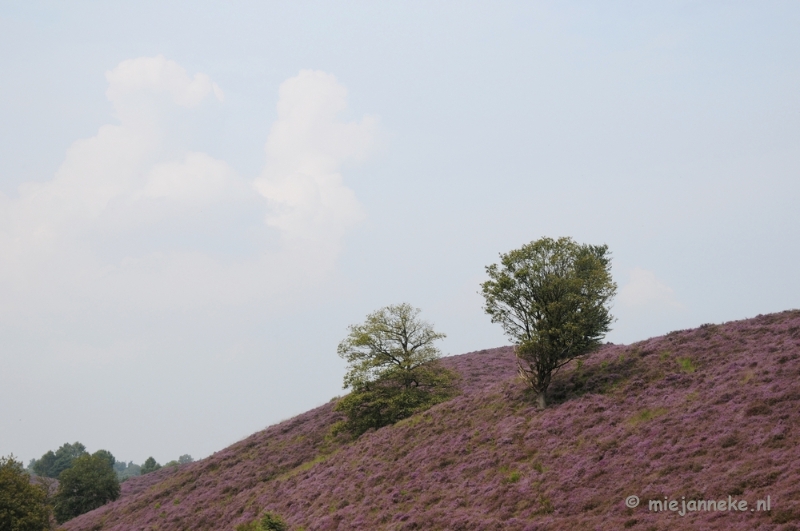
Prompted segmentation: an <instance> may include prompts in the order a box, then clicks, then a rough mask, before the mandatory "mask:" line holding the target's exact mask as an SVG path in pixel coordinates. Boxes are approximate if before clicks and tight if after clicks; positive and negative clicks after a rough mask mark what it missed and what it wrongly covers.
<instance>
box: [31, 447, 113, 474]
mask: <svg viewBox="0 0 800 531" xmlns="http://www.w3.org/2000/svg"><path fill="white" fill-rule="evenodd" d="M86 453H87V452H86V447H85V446H84V445H82V444H81V443H79V442H76V443H74V444H69V443H65V444H63V445H61V447H60V448H59V449H58V450H56V451H55V452H53V451H52V450H50V451H49V452H47V453H46V454H44V455H43V456H42V457H41V459H38V460H35V461H33V462H32V463H31V464H30V465H29V468H30V469H32V470H33V472H34V473H35V474H36V475H37V476H44V477H48V478H57V477H59V476H60V475H61V472H63V471H64V470H66V469H68V468H69V467H71V466H72V462H73V461H74V460H75V459H77V458H78V457H80V456H82V455H86ZM109 455H110V454H109Z"/></svg>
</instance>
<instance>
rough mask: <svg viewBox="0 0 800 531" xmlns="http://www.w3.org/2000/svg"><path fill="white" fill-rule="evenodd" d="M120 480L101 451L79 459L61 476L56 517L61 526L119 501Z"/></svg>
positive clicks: (56, 497) (57, 494)
mask: <svg viewBox="0 0 800 531" xmlns="http://www.w3.org/2000/svg"><path fill="white" fill-rule="evenodd" d="M119 492H120V489H119V480H118V479H117V475H116V473H115V472H114V469H113V468H112V465H111V463H110V462H109V460H108V457H107V456H106V455H104V454H100V453H99V452H98V453H96V454H95V455H82V456H80V457H78V458H76V459H75V460H74V462H73V464H72V467H70V468H68V469H67V470H64V471H63V472H62V473H61V476H60V477H59V485H58V492H57V493H56V495H55V498H54V499H55V516H56V519H57V520H58V521H59V523H63V522H66V521H67V520H70V519H72V518H75V517H76V516H78V515H81V514H83V513H86V512H89V511H91V510H93V509H96V508H98V507H100V506H101V505H104V504H106V503H108V502H110V501H113V500H116V499H117V498H119Z"/></svg>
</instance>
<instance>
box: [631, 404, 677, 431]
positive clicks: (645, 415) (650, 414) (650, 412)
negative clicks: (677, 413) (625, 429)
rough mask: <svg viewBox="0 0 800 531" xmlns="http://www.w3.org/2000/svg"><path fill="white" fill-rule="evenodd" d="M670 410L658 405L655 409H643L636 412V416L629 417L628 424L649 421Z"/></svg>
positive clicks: (633, 424)
mask: <svg viewBox="0 0 800 531" xmlns="http://www.w3.org/2000/svg"><path fill="white" fill-rule="evenodd" d="M667 411H669V410H668V409H667V408H664V407H657V408H653V409H643V410H642V411H640V412H639V413H637V414H635V415H634V416H632V417H630V418H629V419H628V424H629V425H631V426H637V425H639V424H641V423H642V422H647V421H650V420H653V419H654V418H656V417H660V416H661V415H664V414H666V413H667Z"/></svg>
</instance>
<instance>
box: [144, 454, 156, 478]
mask: <svg viewBox="0 0 800 531" xmlns="http://www.w3.org/2000/svg"><path fill="white" fill-rule="evenodd" d="M159 468H161V465H159V464H158V463H157V462H156V460H155V459H153V457H148V458H147V459H146V460H145V462H144V464H143V465H142V469H141V473H142V475H143V476H144V475H145V474H149V473H150V472H155V471H156V470H158V469H159Z"/></svg>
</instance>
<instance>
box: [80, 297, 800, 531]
mask: <svg viewBox="0 0 800 531" xmlns="http://www.w3.org/2000/svg"><path fill="white" fill-rule="evenodd" d="M444 361H445V363H446V364H447V365H448V366H449V367H451V368H452V369H454V370H455V371H457V372H458V373H459V374H460V375H461V381H460V385H461V389H462V393H461V395H459V396H457V397H456V398H454V399H452V400H450V401H448V402H445V403H442V404H439V405H438V406H435V407H434V408H432V409H430V410H429V411H427V412H425V413H422V414H418V415H416V416H414V417H411V418H409V419H406V420H404V421H401V422H400V423H398V424H396V425H394V426H390V427H386V428H382V429H380V430H378V431H375V432H368V433H366V434H365V435H363V436H362V437H360V438H359V439H358V440H355V441H351V440H347V439H342V438H339V439H333V438H331V437H330V436H329V435H328V433H329V428H330V426H331V425H332V424H333V423H334V422H336V421H337V420H338V416H337V414H336V413H335V412H333V409H332V408H333V403H328V404H326V405H324V406H321V407H319V408H317V409H315V410H312V411H309V412H307V413H304V414H302V415H300V416H298V417H295V418H293V419H291V420H287V421H285V422H282V423H280V424H278V425H275V426H271V427H269V428H267V429H266V430H264V431H261V432H258V433H256V434H254V435H252V436H250V437H249V438H247V439H245V440H243V441H241V442H238V443H236V444H234V445H232V446H230V447H229V448H226V449H224V450H222V451H220V452H217V453H215V454H214V455H212V456H211V457H208V458H207V459H204V460H202V461H198V462H195V463H190V464H187V465H182V466H180V467H175V468H169V469H162V470H160V471H158V472H154V473H152V474H148V475H146V476H142V477H137V478H133V479H131V480H129V481H126V482H125V483H124V484H123V494H122V497H121V498H120V499H119V500H118V501H116V502H114V503H111V504H109V505H106V506H104V507H101V508H100V509H97V510H95V511H93V512H91V513H88V514H85V515H83V516H80V517H78V518H76V519H74V520H72V521H70V522H68V523H67V524H66V525H65V526H64V527H65V528H66V529H67V530H69V531H84V530H85V531H89V530H101V529H102V530H126V531H133V530H159V531H171V530H175V531H179V530H180V531H183V530H192V531H199V530H231V531H232V530H233V529H234V527H235V526H236V525H237V524H240V523H244V522H247V521H250V520H252V519H253V518H255V517H256V516H257V515H258V514H260V513H261V512H262V511H264V510H267V509H268V510H271V511H274V512H277V513H279V514H280V515H282V516H283V517H284V518H285V519H286V520H287V522H289V524H290V528H291V529H293V530H298V529H305V530H306V531H312V530H320V531H321V530H333V529H338V530H350V529H365V530H377V529H386V530H401V529H420V530H464V531H473V530H490V529H492V530H494V529H503V530H514V531H517V530H518V531H523V530H526V531H533V530H544V529H550V530H560V529H575V530H578V529H613V530H619V529H642V530H651V531H655V530H675V529H700V530H713V529H725V530H734V529H741V530H786V531H788V530H793V529H800V446H799V445H798V442H799V441H800V434H799V432H800V383H798V382H800V311H788V312H783V313H779V314H772V315H765V316H759V317H756V318H754V319H749V320H745V321H737V322H731V323H726V324H722V325H704V326H701V327H700V328H697V329H694V330H684V331H677V332H672V333H670V334H667V335H665V336H662V337H656V338H653V339H649V340H647V341H642V342H639V343H635V344H633V345H626V346H623V345H606V346H605V347H603V348H602V349H601V350H600V351H599V352H597V353H595V354H594V355H593V356H591V357H590V358H588V359H587V360H586V361H585V362H584V363H582V364H571V365H570V366H568V367H567V368H566V369H565V370H563V371H562V372H561V373H559V375H558V376H557V377H556V378H555V380H554V384H553V386H552V387H551V404H550V406H549V407H548V409H547V410H545V411H538V410H536V409H535V407H533V405H532V403H531V398H530V397H529V396H527V394H526V392H525V389H524V387H523V386H522V385H521V383H520V382H519V381H518V380H517V378H516V376H515V362H514V357H513V353H512V351H511V349H510V348H508V347H506V348H498V349H493V350H486V351H480V352H473V353H469V354H464V355H461V356H454V357H451V358H446V359H445V360H444ZM631 495H636V496H638V497H639V498H640V500H641V504H640V505H639V506H638V507H635V508H628V507H626V505H625V499H626V497H628V496H631ZM729 496H730V497H731V499H732V500H736V501H737V502H742V501H746V502H747V504H748V505H747V509H746V510H744V511H739V510H735V511H734V510H727V509H726V510H724V511H694V512H688V513H686V514H685V516H680V515H679V514H678V512H672V511H668V510H667V511H665V512H653V511H650V510H648V500H664V498H665V497H666V498H668V500H676V501H677V502H678V503H679V504H680V502H681V498H682V497H684V498H685V500H686V501H690V500H726V501H727V500H728V499H729ZM768 496H769V500H770V508H771V510H770V511H757V512H756V511H750V509H751V508H755V506H756V503H757V500H766V499H767V497H768Z"/></svg>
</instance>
